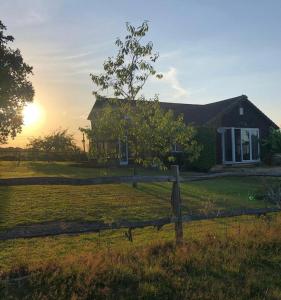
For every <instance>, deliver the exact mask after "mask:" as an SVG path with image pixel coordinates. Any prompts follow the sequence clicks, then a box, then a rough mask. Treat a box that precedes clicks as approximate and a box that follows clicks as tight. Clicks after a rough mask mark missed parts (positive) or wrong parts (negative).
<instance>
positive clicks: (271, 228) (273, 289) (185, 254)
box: [1, 215, 281, 300]
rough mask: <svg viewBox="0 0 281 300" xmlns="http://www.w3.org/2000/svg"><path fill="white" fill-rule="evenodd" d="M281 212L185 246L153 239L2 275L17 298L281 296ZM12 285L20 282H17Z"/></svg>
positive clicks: (7, 293)
mask: <svg viewBox="0 0 281 300" xmlns="http://www.w3.org/2000/svg"><path fill="white" fill-rule="evenodd" d="M280 233H281V217H280V215H279V216H278V215H273V216H272V219H267V218H262V219H252V222H247V223H245V224H241V225H240V230H239V232H238V231H237V227H235V228H234V227H233V230H232V229H231V227H229V230H228V233H227V234H221V232H215V231H214V232H213V231H205V233H204V234H202V236H201V238H196V239H193V238H190V239H189V240H186V244H185V245H184V246H183V247H181V248H175V246H174V244H173V243H172V242H169V241H168V242H167V241H165V242H164V241H162V242H152V243H151V244H150V245H147V246H145V247H141V246H139V247H135V248H132V249H130V250H114V249H111V248H107V249H106V250H103V251H99V252H96V253H89V252H88V253H84V254H80V255H78V256H76V255H69V256H66V257H65V258H64V259H61V260H53V261H49V262H46V263H44V264H40V265H34V266H33V267H28V266H25V265H21V266H18V267H16V268H14V269H13V270H10V271H9V272H8V273H5V274H3V275H2V279H4V278H7V277H10V281H11V278H16V277H18V276H26V275H28V277H27V279H25V280H23V281H22V282H21V284H18V283H17V284H15V283H10V285H9V288H7V285H6V286H5V285H4V283H3V281H2V291H1V292H2V294H1V295H2V298H3V299H6V298H5V297H8V296H9V297H10V298H9V299H161V300H162V299H280V298H281V272H280V271H281V234H280ZM11 282H12V281H11Z"/></svg>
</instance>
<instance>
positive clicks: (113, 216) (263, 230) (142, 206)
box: [0, 162, 281, 299]
mask: <svg viewBox="0 0 281 300" xmlns="http://www.w3.org/2000/svg"><path fill="white" fill-rule="evenodd" d="M140 173H142V174H158V173H159V172H157V171H153V172H152V171H146V170H141V171H140ZM130 174H132V170H130V169H126V168H124V169H111V170H107V169H92V168H81V167H75V166H71V165H69V164H67V163H41V162H22V163H21V164H20V165H19V166H17V164H16V162H0V177H1V178H7V177H26V176H67V177H77V178H80V177H95V176H109V175H130ZM183 175H187V174H183ZM268 180H270V179H267V181H264V180H263V179H261V178H252V177H251V178H220V179H212V180H209V181H202V182H193V183H184V184H182V185H181V192H182V199H183V211H184V213H187V212H189V213H192V212H198V211H205V212H207V211H210V210H216V209H234V208H242V207H243V208H251V207H252V208H254V207H264V206H268V205H269V204H268V203H267V202H265V201H263V200H261V199H259V198H258V197H257V195H259V194H260V192H261V190H262V189H263V187H264V185H265V184H266V182H268ZM170 193H171V184H169V183H167V184H166V183H163V184H159V183H157V184H139V187H138V188H137V189H134V188H132V187H131V185H100V186H81V187H79V186H29V187H26V186H19V187H1V188H0V230H5V229H7V228H12V227H14V226H16V225H21V224H34V223H38V222H43V221H51V220H92V221H95V220H102V221H106V222H110V221H118V220H122V219H129V220H145V219H150V218H157V217H163V216H167V215H169V214H170ZM280 225H281V218H280V216H279V215H278V214H275V215H272V216H271V217H270V218H269V219H268V218H262V219H258V218H256V217H240V218H229V219H221V220H219V219H218V220H212V221H202V222H192V223H187V224H185V225H184V237H185V241H187V245H186V246H184V247H183V248H182V249H181V250H175V249H174V248H173V246H172V242H173V240H174V230H173V226H172V225H168V226H165V227H164V228H163V229H161V230H160V231H157V230H156V229H154V228H146V229H142V230H134V231H133V240H134V242H133V243H131V242H129V241H128V240H127V239H126V238H125V235H124V230H116V231H104V232H101V233H100V234H97V233H94V234H82V235H79V236H58V237H50V238H34V239H18V240H12V241H5V242H0V258H1V259H0V277H1V276H2V277H5V276H6V275H5V274H8V276H19V275H24V274H25V273H28V274H31V275H32V276H31V278H32V279H31V281H27V282H26V283H24V284H23V285H20V286H21V288H20V289H17V288H16V287H14V286H13V285H12V286H11V289H9V290H10V292H9V293H11V295H12V294H13V295H14V297H15V298H11V299H21V298H20V297H23V295H24V294H22V293H26V292H27V291H29V292H30V294H26V295H25V296H26V299H135V298H136V297H133V298H132V296H130V295H132V294H133V295H135V294H134V293H133V291H134V292H135V291H136V292H137V296H138V297H139V298H140V299H187V298H188V299H214V298H218V299H239V297H238V295H239V293H242V294H243V295H244V296H243V297H241V298H243V299H280V297H281V291H280V288H279V287H280V286H281V278H280V274H281V272H280V270H281V254H280V249H281V234H280V233H281V229H280V228H281V226H280ZM163 251H164V253H163ZM251 251H252V253H251ZM151 252H152V253H154V252H155V253H156V255H154V256H153V255H152V256H151ZM157 253H158V254H157ZM251 255H252V256H251ZM214 258H216V259H214ZM134 259H135V260H136V261H134ZM213 259H214V260H213ZM81 262H82V265H83V268H81ZM96 269H98V270H100V272H97V271H96ZM263 270H264V271H263ZM1 272H2V275H1ZM6 272H8V273H6ZM263 275H264V276H267V279H266V280H265V281H264V282H263V283H262V284H261V286H260V287H259V282H260V281H261V278H262V277H263ZM225 278H226V280H225ZM101 281H102V283H101ZM83 282H87V284H86V285H83ZM93 282H95V283H93ZM25 284H27V286H25ZM96 284H98V286H96ZM99 284H100V285H99ZM50 286H52V289H51V290H49V287H50ZM93 286H95V288H93ZM229 286H230V289H228V288H229ZM1 287H2V289H1ZM11 291H13V292H11ZM218 291H219V292H218ZM5 293H7V287H6V286H3V285H2V286H1V280H0V298H1V299H2V298H3V299H5V297H6V295H7V294H5ZM18 293H19V294H18ZM40 293H41V294H40ZM47 293H49V295H48V297H47V296H46V295H47ZM200 293H201V294H200ZM3 295H4V296H3ZM19 295H20V296H19ZM165 295H166V296H165ZM188 295H189V296H188ZM208 295H209V296H208ZM214 295H217V297H215V296H214ZM17 297H18V298H17ZM44 297H45V298H44ZM71 297H72V298H71ZM179 297H180V298H179Z"/></svg>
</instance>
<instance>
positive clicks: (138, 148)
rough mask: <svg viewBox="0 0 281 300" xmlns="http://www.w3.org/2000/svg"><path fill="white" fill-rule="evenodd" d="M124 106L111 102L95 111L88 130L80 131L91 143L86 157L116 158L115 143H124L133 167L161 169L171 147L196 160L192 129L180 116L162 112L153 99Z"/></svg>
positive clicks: (122, 103)
mask: <svg viewBox="0 0 281 300" xmlns="http://www.w3.org/2000/svg"><path fill="white" fill-rule="evenodd" d="M118 102H119V103H121V104H120V105H118ZM125 103H126V105H124V102H123V101H116V100H113V101H112V103H109V104H108V105H106V106H105V107H104V108H102V109H101V110H99V111H97V112H96V115H95V117H94V121H93V122H92V129H82V131H83V132H85V133H86V134H87V136H88V138H89V140H90V141H93V146H92V147H91V153H90V154H91V156H92V157H93V158H94V159H96V160H97V161H99V162H106V161H108V160H110V159H116V158H118V155H119V147H118V144H117V141H118V140H121V142H127V143H128V148H129V151H130V158H131V159H132V160H133V162H134V165H135V166H136V165H141V166H145V167H149V166H154V167H158V168H162V169H163V168H165V163H166V162H167V160H168V161H173V160H174V157H173V155H172V151H173V146H174V145H177V147H178V148H181V150H182V151H183V152H184V153H185V155H187V157H188V159H189V160H190V161H193V160H195V159H197V158H198V157H199V154H200V150H201V146H200V145H198V143H197V142H196V140H195V135H196V129H195V128H194V127H193V126H186V125H185V123H184V121H183V117H182V116H181V115H180V116H177V117H176V116H175V115H174V113H173V111H171V110H169V111H165V110H163V109H162V108H161V106H160V103H159V100H158V99H157V98H155V99H154V100H149V101H148V100H145V99H144V98H142V99H139V100H137V101H135V102H132V101H125Z"/></svg>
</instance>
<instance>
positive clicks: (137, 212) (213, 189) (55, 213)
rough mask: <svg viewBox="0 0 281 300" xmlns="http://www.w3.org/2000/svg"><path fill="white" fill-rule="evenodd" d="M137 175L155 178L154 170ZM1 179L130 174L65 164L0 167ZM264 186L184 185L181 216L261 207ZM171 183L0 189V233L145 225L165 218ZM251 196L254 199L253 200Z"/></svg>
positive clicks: (229, 182) (256, 182)
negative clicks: (63, 224) (22, 228)
mask: <svg viewBox="0 0 281 300" xmlns="http://www.w3.org/2000/svg"><path fill="white" fill-rule="evenodd" d="M140 173H145V174H155V173H159V172H157V171H145V170H142V171H140ZM0 174H1V175H0V176H1V177H2V178H7V177H25V176H68V177H77V178H82V177H95V176H108V175H129V174H132V170H130V169H127V168H119V169H117V168H116V169H94V168H82V167H75V166H72V165H70V164H67V163H42V162H22V163H21V164H20V165H19V166H17V163H16V162H0ZM264 184H265V182H264V179H261V178H220V179H212V180H208V181H201V182H193V183H183V184H182V185H181V195H182V202H183V213H193V212H199V211H200V212H201V211H204V212H207V211H211V210H218V209H220V210H223V209H235V208H251V207H264V206H267V205H268V203H266V202H265V201H263V200H261V199H255V195H256V194H257V193H258V192H259V190H261V189H262V187H263V185H264ZM170 194H171V184H170V183H155V184H139V186H138V188H137V189H136V188H132V186H131V185H126V184H122V185H97V186H18V187H0V230H3V229H7V228H11V227H14V226H16V225H20V224H31V223H39V222H44V221H52V220H87V221H104V222H114V221H120V220H124V219H127V220H148V219H153V218H160V217H164V216H168V215H170V213H171V210H170ZM253 196H254V197H253Z"/></svg>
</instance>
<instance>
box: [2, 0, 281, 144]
mask: <svg viewBox="0 0 281 300" xmlns="http://www.w3.org/2000/svg"><path fill="white" fill-rule="evenodd" d="M0 4H1V12H0V19H2V21H3V22H4V24H5V25H6V26H7V27H8V32H9V33H11V34H12V35H14V37H15V38H16V40H15V43H14V44H15V46H16V47H18V48H20V49H21V51H22V54H23V56H24V58H25V60H26V61H27V62H28V63H29V64H30V65H32V66H33V67H34V76H33V78H32V80H33V83H34V87H35V90H36V97H35V101H36V102H38V103H39V104H40V105H41V106H42V107H43V108H44V111H45V119H44V122H42V124H41V125H40V126H38V127H37V128H25V129H24V131H23V134H22V135H21V136H19V137H18V138H17V139H16V140H15V141H14V143H16V144H17V143H21V142H22V141H23V140H24V139H25V138H26V137H27V136H29V135H38V134H45V133H47V132H48V131H50V130H52V129H55V128H58V127H62V128H69V130H70V131H71V132H73V133H75V134H76V136H77V138H78V139H79V138H80V137H79V134H78V130H77V129H78V127H79V126H85V125H88V122H87V120H86V116H87V114H88V112H89V110H90V108H91V106H92V104H93V97H92V95H91V91H92V85H91V81H90V78H89V73H90V72H93V73H94V72H99V71H100V70H101V66H102V63H103V61H104V59H105V58H106V57H108V56H112V55H114V53H116V48H115V46H114V41H115V39H116V37H122V36H124V34H125V26H124V25H125V22H126V21H129V22H131V23H132V24H133V25H139V24H140V23H141V22H142V21H143V20H149V22H150V30H149V34H148V39H149V40H152V41H153V43H154V48H155V50H157V51H159V53H160V58H159V60H158V62H157V65H156V69H157V70H158V71H159V72H162V73H163V74H164V78H163V79H162V80H161V81H155V80H151V81H150V82H149V83H148V84H147V86H146V88H145V89H144V91H143V93H144V94H145V95H147V96H151V95H153V94H155V93H157V94H159V97H160V100H161V101H170V102H172V101H174V102H185V103H208V102H213V101H217V100H222V99H226V98H230V97H234V96H238V95H241V94H246V95H248V97H249V99H250V100H251V101H253V102H254V103H255V104H256V105H257V106H258V107H259V108H260V109H262V110H263V111H264V112H265V113H266V114H268V116H269V117H270V118H272V119H273V121H275V122H276V123H277V124H279V125H281V106H280V100H281V91H280V88H279V86H280V80H281V59H280V58H281V39H280V28H281V1H279V0H275V1H273V0H267V1H265V0H251V1H250V0H244V1H240V0H236V1H230V0H229V1H228V0H224V1H219V0H213V1H211V0H204V1H203V0H194V1H188V0H186V1H179V0H178V1H175V0H174V1H165V0H162V1H160V0H158V1H156V0H155V1H133V0H131V1H127V0H126V1H125V0H124V1H121V0H120V1H113V0H112V1H108V0H104V1H93V0H92V1H88V0H80V1H77V0H76V1H74V0H48V1H47V0H25V1H23V0H21V1H19V0H18V1H16V0H0ZM14 143H13V144H14Z"/></svg>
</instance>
